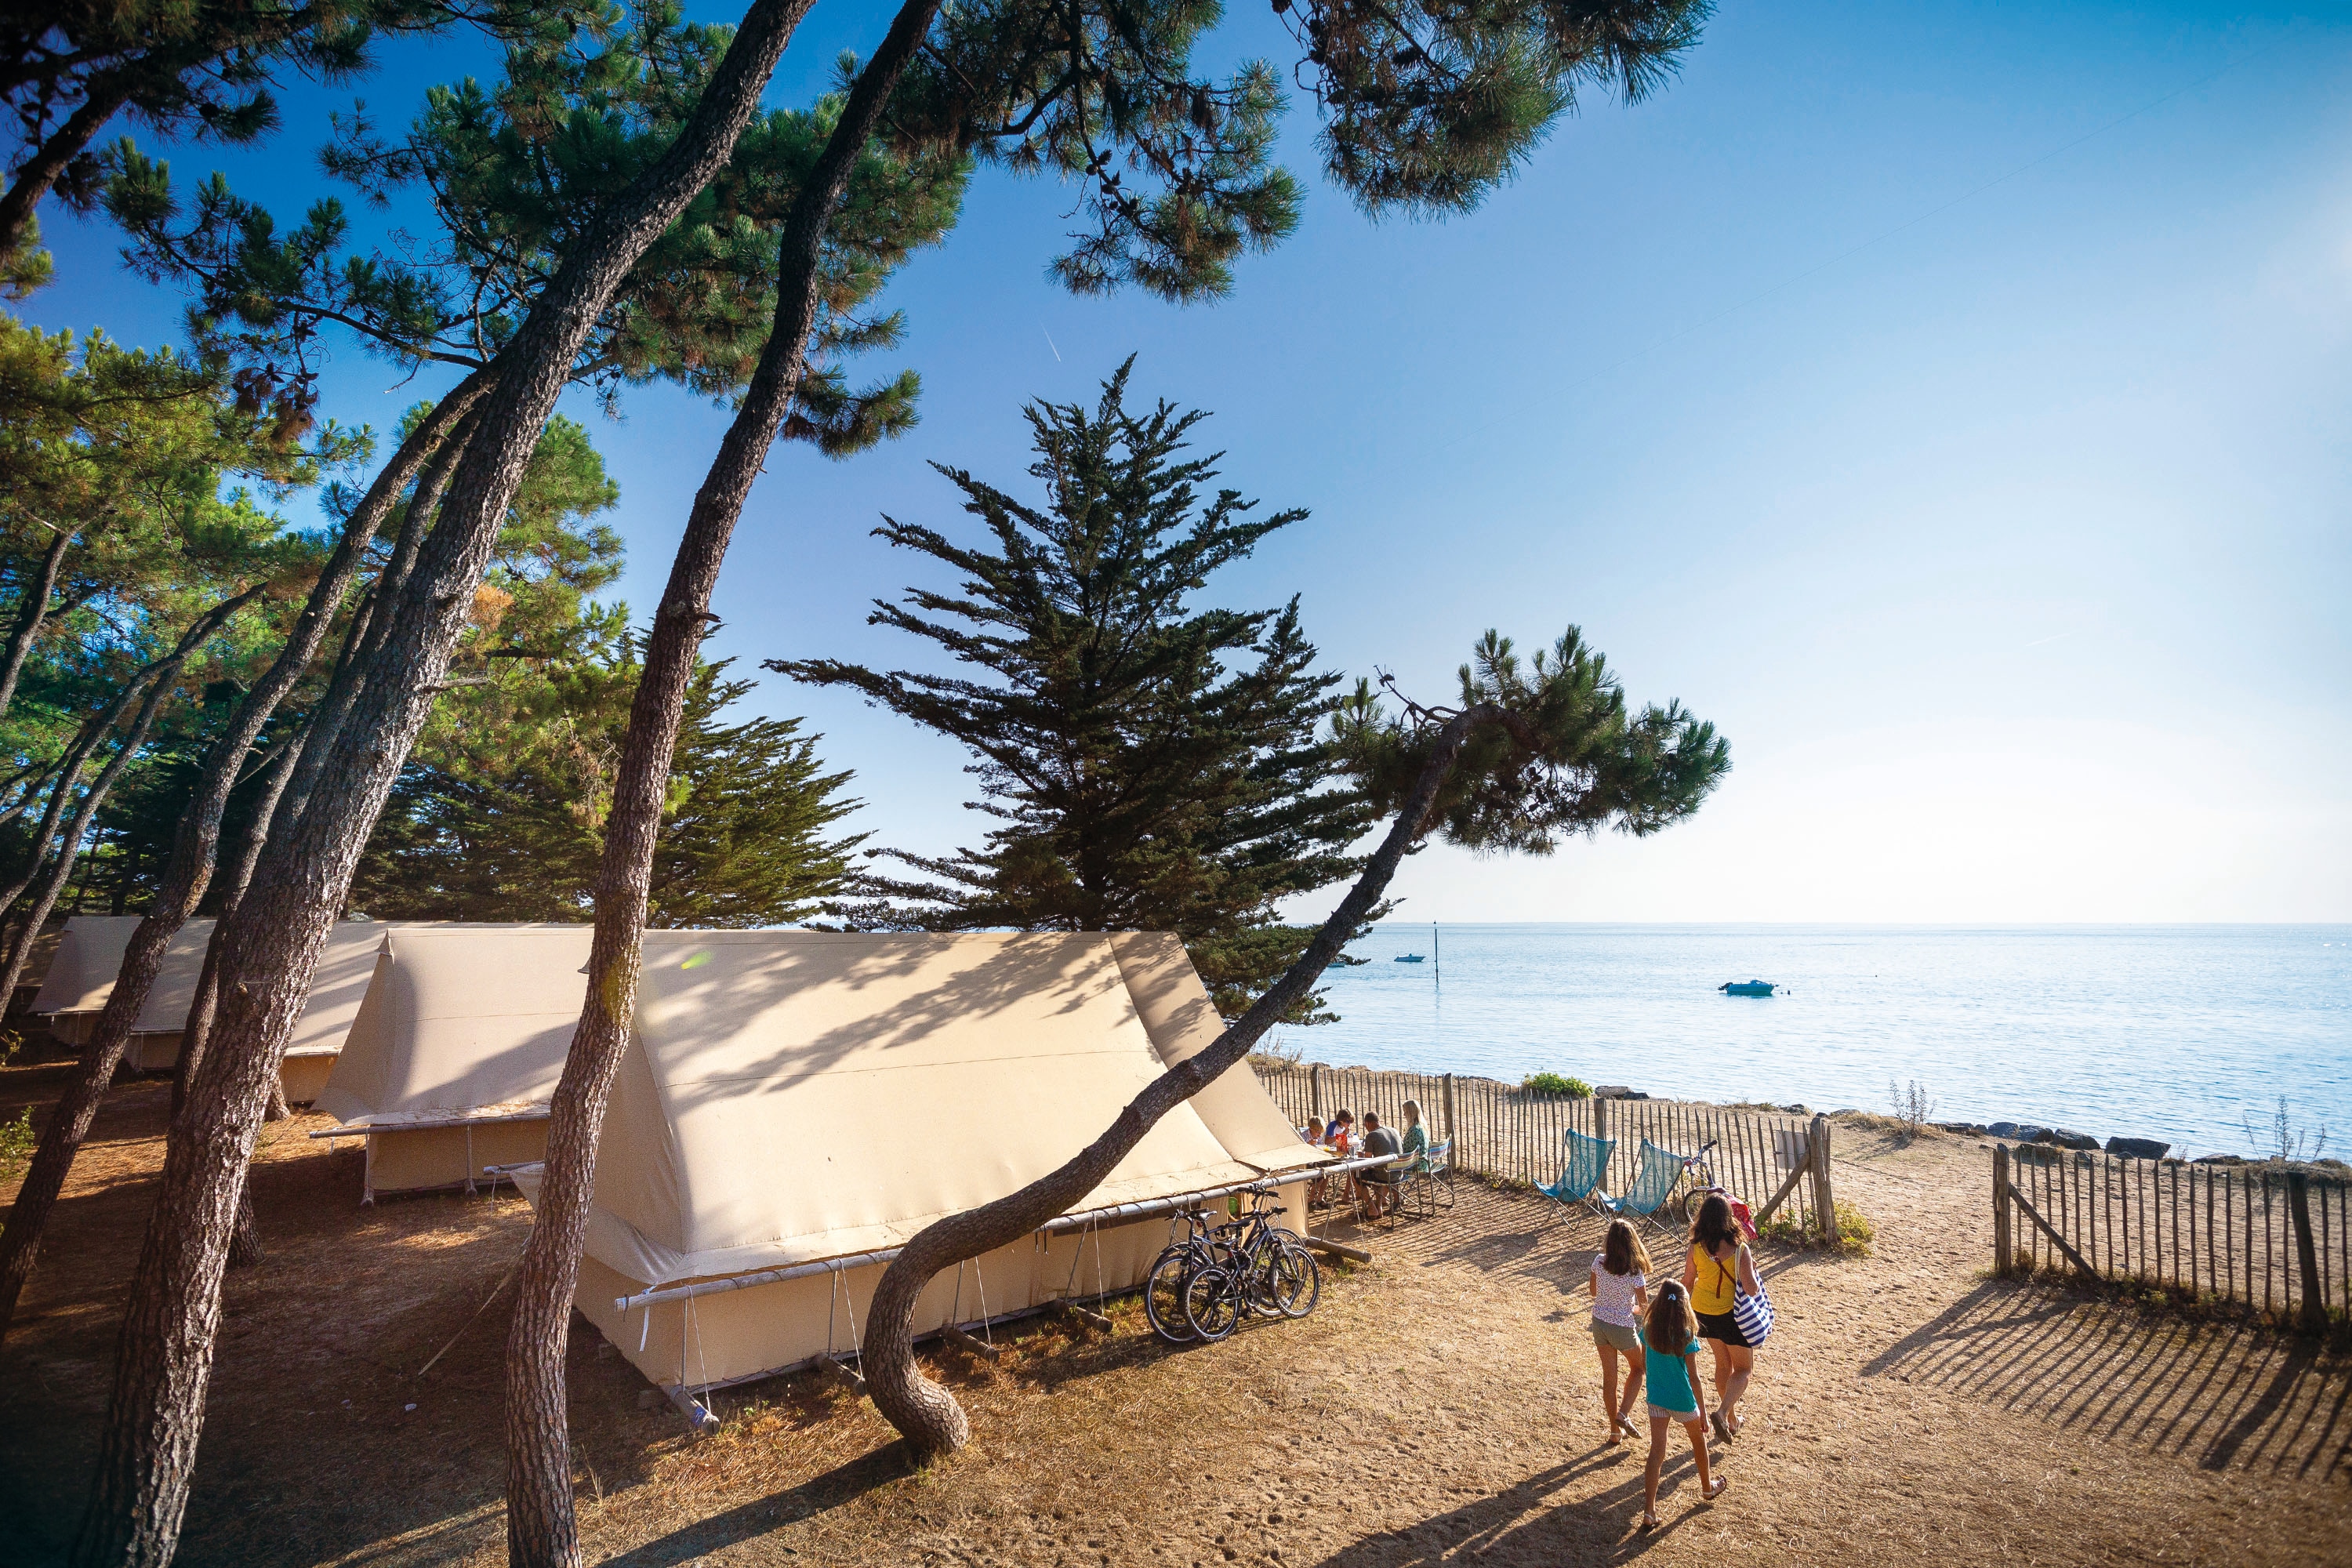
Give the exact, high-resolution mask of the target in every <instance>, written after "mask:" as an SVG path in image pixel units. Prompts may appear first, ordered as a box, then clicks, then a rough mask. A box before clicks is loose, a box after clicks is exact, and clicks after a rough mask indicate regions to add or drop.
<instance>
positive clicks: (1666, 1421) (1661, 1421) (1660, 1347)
mask: <svg viewBox="0 0 2352 1568" xmlns="http://www.w3.org/2000/svg"><path fill="white" fill-rule="evenodd" d="M1642 1352H1643V1363H1642V1364H1643V1375H1644V1380H1645V1381H1646V1382H1647V1384H1648V1385H1649V1387H1648V1395H1647V1397H1648V1399H1649V1405H1650V1459H1649V1463H1648V1465H1647V1466H1646V1467H1645V1468H1644V1469H1643V1475H1642V1504H1643V1506H1642V1528H1643V1529H1644V1530H1654V1529H1656V1528H1657V1526H1658V1477H1659V1475H1660V1474H1661V1473H1662V1472H1663V1471H1664V1469H1665V1468H1666V1429H1667V1428H1668V1427H1669V1426H1672V1425H1674V1424H1675V1423H1676V1422H1680V1423H1681V1424H1682V1428H1683V1430H1684V1431H1685V1432H1687V1433H1689V1434H1690V1440H1691V1454H1692V1457H1693V1458H1696V1459H1697V1460H1698V1496H1699V1500H1700V1501H1701V1502H1712V1501H1714V1500H1715V1498H1716V1496H1717V1493H1719V1492H1721V1491H1722V1490H1723V1489H1724V1485H1725V1483H1724V1482H1723V1481H1721V1480H1719V1479H1716V1478H1714V1477H1713V1476H1710V1475H1709V1474H1708V1472H1707V1468H1706V1405H1705V1404H1704V1403H1703V1402H1702V1400H1701V1396H1700V1394H1699V1381H1698V1314H1696V1312H1694V1311H1692V1310H1691V1304H1690V1292H1689V1291H1687V1290H1685V1289H1683V1286H1682V1282H1681V1281H1680V1280H1676V1279H1669V1280H1667V1281H1666V1282H1665V1283H1664V1284H1663V1285H1661V1286H1659V1287H1658V1295H1657V1299H1656V1300H1654V1301H1652V1302H1651V1303H1650V1316H1649V1321H1647V1322H1645V1323H1643V1325H1642Z"/></svg>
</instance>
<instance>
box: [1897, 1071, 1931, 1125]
mask: <svg viewBox="0 0 2352 1568" xmlns="http://www.w3.org/2000/svg"><path fill="white" fill-rule="evenodd" d="M1886 1095H1887V1098H1888V1099H1889V1100H1893V1101H1894V1102H1895V1121H1899V1122H1901V1123H1902V1124H1903V1129H1904V1131H1906V1132H1910V1133H1913V1134H1915V1135H1916V1134H1917V1133H1919V1132H1922V1131H1926V1130H1927V1123H1928V1122H1930V1121H1934V1120H1935V1119H1936V1102H1935V1101H1934V1100H1930V1099H1928V1098H1927V1086H1926V1085H1924V1084H1922V1083H1921V1082H1920V1081H1919V1080H1918V1079H1916V1078H1915V1079H1912V1080H1911V1081H1910V1082H1909V1083H1907V1084H1899V1083H1895V1082H1894V1081H1892V1080H1891V1079H1890V1080H1889V1081H1888V1083H1887V1085H1886Z"/></svg>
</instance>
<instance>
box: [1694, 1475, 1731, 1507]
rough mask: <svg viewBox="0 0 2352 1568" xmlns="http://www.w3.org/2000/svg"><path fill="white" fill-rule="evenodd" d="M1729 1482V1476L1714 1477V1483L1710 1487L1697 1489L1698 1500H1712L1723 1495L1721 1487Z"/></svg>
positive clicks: (1724, 1486)
mask: <svg viewBox="0 0 2352 1568" xmlns="http://www.w3.org/2000/svg"><path fill="white" fill-rule="evenodd" d="M1730 1484H1731V1478H1730V1477H1729V1476H1717V1477H1716V1478H1715V1485H1713V1486H1711V1487H1701V1488H1700V1489H1699V1493H1698V1500H1699V1501H1701V1502H1713V1501H1714V1500H1716V1499H1717V1498H1719V1497H1721V1496H1722V1495H1723V1489H1724V1488H1726V1487H1727V1486H1729V1485H1730Z"/></svg>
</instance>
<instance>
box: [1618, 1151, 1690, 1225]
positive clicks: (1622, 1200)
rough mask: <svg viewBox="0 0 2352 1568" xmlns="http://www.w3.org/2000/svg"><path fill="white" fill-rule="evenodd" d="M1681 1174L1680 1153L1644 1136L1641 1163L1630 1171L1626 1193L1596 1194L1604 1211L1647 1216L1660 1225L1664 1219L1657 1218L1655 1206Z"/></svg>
mask: <svg viewBox="0 0 2352 1568" xmlns="http://www.w3.org/2000/svg"><path fill="white" fill-rule="evenodd" d="M1682 1176H1683V1157H1682V1156H1681V1155H1680V1154H1677V1153H1675V1152H1674V1151H1673V1150H1671V1149H1661V1148H1659V1147H1658V1146H1657V1145H1656V1144H1655V1143H1653V1142H1650V1141H1649V1140H1648V1139H1647V1138H1644V1139H1643V1140H1642V1163H1641V1164H1640V1165H1639V1166H1638V1167H1637V1168H1636V1169H1635V1170H1634V1172H1633V1185H1632V1186H1630V1187H1628V1188H1626V1189H1625V1195H1624V1196H1622V1197H1618V1198H1612V1197H1611V1196H1609V1195H1608V1194H1605V1193H1604V1194H1598V1197H1599V1201H1600V1204H1601V1209H1602V1211H1603V1212H1605V1213H1607V1214H1609V1215H1613V1216H1615V1217H1617V1218H1620V1219H1642V1220H1648V1221H1649V1222H1650V1223H1651V1224H1652V1225H1653V1226H1657V1227H1658V1228H1659V1229H1661V1230H1664V1228H1665V1222H1664V1221H1663V1220H1661V1219H1659V1218H1658V1210H1659V1209H1660V1208H1661V1207H1663V1206H1664V1204H1665V1201H1666V1199H1667V1198H1668V1197H1670V1196H1672V1195H1673V1194H1674V1190H1675V1183H1677V1182H1679V1181H1681V1180H1682Z"/></svg>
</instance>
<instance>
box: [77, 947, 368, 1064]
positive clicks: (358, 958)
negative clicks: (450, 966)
mask: <svg viewBox="0 0 2352 1568" xmlns="http://www.w3.org/2000/svg"><path fill="white" fill-rule="evenodd" d="M139 921H140V917H139V916H137V915H76V916H74V917H73V918H72V919H70V920H68V921H66V925H65V932H64V935H63V937H62V938H61V939H60V941H59V942H58V949H57V954H56V956H55V957H54V958H53V959H52V960H51V961H50V963H49V968H48V973H47V975H46V976H45V977H44V978H43V980H42V982H41V989H40V992H39V994H37V995H36V996H35V997H34V998H33V1005H32V1011H33V1012H35V1013H37V1014H46V1015H47V1016H48V1019H49V1032H50V1033H52V1034H54V1035H55V1036H57V1037H58V1038H59V1039H61V1040H63V1041H65V1042H66V1043H67V1044H68V1045H74V1046H82V1045H88V1044H89V1040H90V1037H91V1035H92V1034H93V1033H94V1032H95V1031H96V1029H97V1027H98V1018H99V1015H100V1013H101V1012H103V1011H104V1010H105V1008H106V1002H107V998H108V997H110V996H111V995H113V994H114V981H115V977H116V976H117V975H118V974H120V973H121V970H122V955H123V953H124V952H125V951H126V950H127V949H128V948H129V947H130V945H131V932H132V931H136V930H138V928H139ZM213 923H214V922H213V921H209V920H197V921H188V922H187V923H186V924H185V925H184V926H182V927H181V928H180V929H179V931H178V932H177V933H176V934H175V935H173V938H172V942H171V945H170V946H169V947H166V948H165V949H164V950H163V967H162V968H161V969H160V970H158V971H157V972H156V975H155V984H153V985H152V987H150V988H149V990H148V993H147V1003H146V1005H144V1006H143V1007H142V1008H141V1009H140V1010H139V1017H138V1019H137V1021H136V1022H135V1023H134V1024H133V1025H132V1026H131V1042H130V1045H129V1046H128V1047H126V1048H125V1049H124V1051H123V1057H122V1062H123V1067H124V1068H126V1069H127V1070H129V1071H131V1072H157V1071H161V1070H163V1069H164V1068H170V1067H171V1066H172V1065H173V1063H175V1062H177V1061H178V1060H179V1059H180V1036H181V1033H182V1031H183V1030H184V1029H185V1028H186V1027H187V1023H188V1009H189V1007H190V1006H191V1005H194V1001H195V995H196V982H197V980H198V979H199V978H200V977H201V976H202V975H203V973H204V967H205V947H206V946H207V945H209V944H210V943H211V942H212V938H213ZM384 929H385V928H384V927H383V926H382V925H380V924H377V923H375V922H374V921H338V922H337V923H336V925H335V927H334V929H333V930H332V931H330V932H329V933H328V935H327V946H326V949H325V951H324V952H321V953H320V957H319V970H318V973H317V974H316V975H314V976H313V977H312V979H311V982H310V1001H309V1003H308V1004H307V1005H305V1006H304V1008H303V1010H302V1016H301V1018H300V1019H299V1020H298V1021H297V1022H296V1024H295V1026H294V1034H293V1037H292V1038H291V1039H289V1041H288V1042H287V1046H286V1055H285V1058H284V1059H283V1060H282V1061H281V1062H280V1063H279V1064H278V1081H279V1083H280V1085H281V1087H282V1088H283V1089H284V1090H285V1093H286V1098H287V1100H289V1101H290V1102H292V1103H294V1104H297V1105H302V1104H308V1103H309V1102H310V1101H311V1100H316V1099H317V1098H318V1097H319V1092H320V1089H323V1088H324V1087H325V1085H326V1082H327V1075H328V1071H329V1069H330V1068H332V1067H333V1066H334V1061H335V1055H336V1053H337V1052H339V1051H341V1049H342V1046H343V1037H344V1035H345V1033H346V1032H348V1031H349V1030H350V1028H351V1026H352V1019H353V1018H355V1017H356V1016H358V1014H359V1010H360V1001H361V998H362V997H363V996H365V995H366V994H367V987H368V979H369V976H370V975H371V973H373V967H374V963H375V950H376V947H377V945H378V944H379V943H380V942H381V941H382V940H383V931H384Z"/></svg>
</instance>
